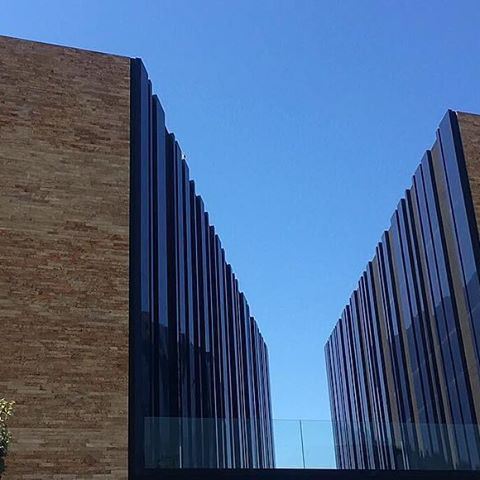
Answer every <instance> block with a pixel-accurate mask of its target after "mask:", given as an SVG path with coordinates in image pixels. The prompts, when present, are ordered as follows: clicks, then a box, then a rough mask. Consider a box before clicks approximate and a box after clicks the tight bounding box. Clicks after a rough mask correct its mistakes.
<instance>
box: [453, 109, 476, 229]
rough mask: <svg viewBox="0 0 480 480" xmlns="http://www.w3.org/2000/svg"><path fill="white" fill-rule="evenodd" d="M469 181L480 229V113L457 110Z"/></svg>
mask: <svg viewBox="0 0 480 480" xmlns="http://www.w3.org/2000/svg"><path fill="white" fill-rule="evenodd" d="M457 118H458V126H459V128H460V136H461V138H462V146H463V153H464V155H465V164H466V167H467V173H468V181H469V183H470V191H471V194H472V200H473V207H474V210H475V217H476V219H477V226H478V227H479V231H480V115H474V114H471V113H463V112H457Z"/></svg>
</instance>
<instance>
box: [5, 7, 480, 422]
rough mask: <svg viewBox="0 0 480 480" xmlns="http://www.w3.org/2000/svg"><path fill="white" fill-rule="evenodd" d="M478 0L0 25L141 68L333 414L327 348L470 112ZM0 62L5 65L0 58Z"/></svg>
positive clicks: (286, 373)
mask: <svg viewBox="0 0 480 480" xmlns="http://www.w3.org/2000/svg"><path fill="white" fill-rule="evenodd" d="M479 25H480V8H479V7H478V2H477V1H461V0H460V1H458V0H457V1H455V2H452V1H445V0H436V1H435V2H433V1H423V2H422V1H414V0H410V1H403V0H396V1H393V0H392V1H369V0H363V1H358V0H355V1H354V0H342V1H340V2H337V1H331V2H323V1H320V0H317V1H310V0H296V1H293V0H290V1H283V0H256V1H251V0H241V1H240V0H238V1H230V2H227V1H213V0H203V1H200V0H189V1H178V0H177V1H170V0H156V1H147V0H135V1H133V0H131V1H122V0H116V1H112V0H100V1H99V0H85V1H79V0H62V1H58V0H44V1H42V2H39V1H37V0H35V1H34V0H31V1H25V0H15V1H3V2H1V14H0V33H1V34H4V35H11V36H16V37H21V38H28V39H32V40H40V41H45V42H52V43H60V44H65V45H71V46H76V47H81V48H87V49H93V50H99V51H105V52H111V53H118V54H122V55H129V56H138V57H141V58H143V60H144V62H145V65H146V66H147V69H148V71H149V74H150V77H151V79H152V81H153V85H154V90H155V91H156V93H157V94H158V95H159V97H160V98H161V100H162V103H163V106H164V108H165V111H166V115H167V124H168V128H169V129H170V130H173V131H174V132H175V134H176V136H177V138H178V139H179V141H180V143H181V145H182V148H183V150H184V152H185V153H186V154H187V157H188V162H189V165H190V171H191V174H192V176H193V177H194V178H195V180H196V184H197V187H198V190H199V192H201V194H202V196H203V197H204V199H205V202H206V205H207V208H208V210H209V212H210V214H211V218H212V220H213V222H214V223H215V225H216V227H217V231H218V232H219V233H220V234H221V237H222V241H223V244H224V246H225V249H226V251H227V257H228V260H229V261H230V263H232V265H233V266H234V268H235V271H236V273H237V276H238V277H239V279H240V283H241V288H242V289H243V290H244V291H245V293H246V295H247V297H248V299H249V302H250V305H251V308H252V310H253V312H254V314H255V316H256V318H257V320H258V322H259V324H260V327H261V330H262V332H263V334H264V336H265V338H266V341H267V343H268V345H269V349H270V363H271V367H270V368H271V382H272V390H273V401H274V413H275V417H277V418H305V419H328V418H329V417H330V413H329V401H328V391H327V385H326V378H325V366H324V355H323V345H324V343H325V341H326V338H327V337H328V335H329V333H330V331H331V330H332V328H333V326H334V324H335V322H336V320H337V318H338V316H339V314H340V312H341V311H342V309H343V306H344V304H345V303H346V301H347V299H348V297H349V295H350V293H351V291H352V290H353V289H354V287H355V285H356V282H357V280H358V278H359V276H360V274H361V273H362V271H363V268H364V267H365V265H366V263H367V262H368V260H369V259H370V258H371V257H372V256H373V253H374V248H375V245H376V242H377V241H378V239H379V238H380V235H381V233H382V231H383V230H384V229H385V228H387V227H388V225H389V219H390V215H391V213H392V212H393V210H394V208H395V206H396V204H397V202H398V200H399V198H400V197H401V196H402V195H403V192H404V190H405V188H407V187H408V186H409V184H410V179H411V175H412V174H413V172H414V170H415V167H416V165H417V163H419V161H420V158H421V156H422V153H423V151H424V150H425V149H426V148H428V147H429V146H431V144H432V143H433V140H434V135H435V129H436V127H437V125H438V123H439V122H440V119H441V118H442V116H443V114H444V113H445V111H446V110H447V108H453V109H458V110H465V111H472V112H477V113H480V61H479V58H480V56H479V53H480V34H479ZM0 67H1V58H0Z"/></svg>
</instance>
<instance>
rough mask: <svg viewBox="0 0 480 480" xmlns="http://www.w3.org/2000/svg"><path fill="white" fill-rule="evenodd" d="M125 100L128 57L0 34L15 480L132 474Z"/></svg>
mask: <svg viewBox="0 0 480 480" xmlns="http://www.w3.org/2000/svg"><path fill="white" fill-rule="evenodd" d="M129 103H130V64H129V59H128V58H123V57H115V56H109V55H103V54H98V53H92V52H86V51H80V50H75V49H69V48H63V47H56V46H50V45H44V44H39V43H33V42H25V41H20V40H15V39H10V38H6V37H0V398H1V397H3V396H5V397H6V398H8V399H12V400H15V401H16V402H17V408H16V412H15V417H14V419H13V421H12V422H11V427H12V432H13V435H14V441H13V445H12V451H11V455H10V456H9V457H8V459H7V468H8V470H7V473H6V475H5V478H6V480H13V479H36V480H37V479H38V480H41V479H49V480H51V479H53V478H62V479H74V478H81V479H90V478H96V479H113V478H115V479H121V478H122V479H123V478H126V477H127V442H128V428H127V403H128V262H129V161H130V150H129V149H130V146H129V135H130V131H129V130H130V105H129ZM55 475H58V476H55Z"/></svg>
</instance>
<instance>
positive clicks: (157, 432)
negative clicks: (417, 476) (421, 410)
mask: <svg viewBox="0 0 480 480" xmlns="http://www.w3.org/2000/svg"><path fill="white" fill-rule="evenodd" d="M144 425H145V429H144V439H143V441H144V459H145V468H146V469H162V468H294V469H303V468H309V469H336V468H342V469H345V468H346V469H375V470H376V469H402V470H403V469H415V470H480V428H479V426H478V425H446V424H428V425H426V424H414V423H408V424H385V423H370V424H366V423H362V424H357V425H352V424H346V423H337V422H334V423H332V422H330V421H318V420H273V421H271V422H265V421H263V420H258V419H250V420H245V419H243V420H239V419H213V418H196V419H193V418H172V417H148V418H145V424H144Z"/></svg>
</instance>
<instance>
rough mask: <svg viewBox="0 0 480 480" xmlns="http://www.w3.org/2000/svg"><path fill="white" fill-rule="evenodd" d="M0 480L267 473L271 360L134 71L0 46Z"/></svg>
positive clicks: (138, 70)
mask: <svg viewBox="0 0 480 480" xmlns="http://www.w3.org/2000/svg"><path fill="white" fill-rule="evenodd" d="M0 99H1V100H0V319H1V325H2V361H1V362H0V397H3V396H5V397H6V398H8V399H13V400H15V401H16V402H17V408H16V415H15V417H14V419H13V421H12V423H11V427H12V433H13V435H14V442H13V445H12V451H11V455H10V456H9V457H8V459H7V467H8V478H11V479H12V480H13V479H23V478H36V479H40V480H42V479H51V478H54V477H55V476H59V477H60V476H62V477H67V476H68V478H82V479H88V478H99V477H101V478H111V479H125V478H132V479H134V478H141V475H142V473H144V472H146V471H151V469H153V468H163V467H174V468H176V467H225V468H242V467H268V466H272V465H273V462H274V458H273V440H272V426H271V400H270V386H269V372H268V352H267V347H266V345H265V342H264V340H263V338H262V335H261V334H260V332H259V329H258V326H257V324H256V322H255V320H254V319H253V317H252V316H251V314H250V310H249V306H248V303H247V301H246V299H245V296H244V295H243V293H242V292H241V291H240V290H239V286H238V281H237V279H236V277H235V274H234V273H233V270H232V267H231V266H230V265H229V264H228V263H227V261H226V259H225V252H224V250H223V248H222V245H221V242H220V239H219V236H218V234H217V233H216V231H215V229H214V227H213V226H212V225H211V222H210V221H209V216H208V214H207V213H206V211H205V208H204V204H203V202H202V199H201V197H200V196H199V195H198V194H197V192H196V189H195V184H194V182H193V181H192V180H191V179H190V178H189V173H188V166H187V164H186V162H185V159H184V156H183V155H182V152H181V149H180V146H179V145H178V143H177V142H176V140H175V137H174V135H173V134H172V133H170V132H168V131H167V129H166V127H165V116H164V112H163V110H162V107H161V105H160V103H159V101H158V98H157V97H156V96H154V95H152V86H151V82H150V81H149V79H148V76H147V73H146V70H145V68H144V66H143V64H142V62H141V61H140V60H138V59H130V58H128V57H121V56H115V55H105V54H101V53H95V52H88V51H83V50H78V49H71V48H65V47H59V46H53V45H46V44H40V43H35V42H27V41H23V40H17V39H12V38H7V37H0Z"/></svg>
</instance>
